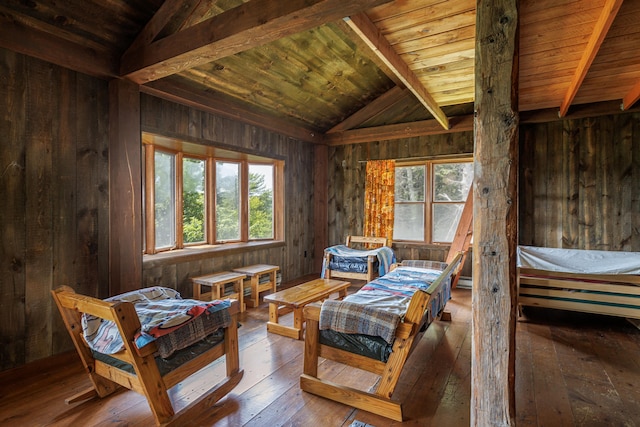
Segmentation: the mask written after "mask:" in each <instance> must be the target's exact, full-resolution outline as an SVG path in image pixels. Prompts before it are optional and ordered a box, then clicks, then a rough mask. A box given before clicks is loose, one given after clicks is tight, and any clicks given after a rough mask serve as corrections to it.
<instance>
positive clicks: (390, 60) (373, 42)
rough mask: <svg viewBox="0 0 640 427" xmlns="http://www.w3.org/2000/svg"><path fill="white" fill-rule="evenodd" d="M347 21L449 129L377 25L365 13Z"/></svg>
mask: <svg viewBox="0 0 640 427" xmlns="http://www.w3.org/2000/svg"><path fill="white" fill-rule="evenodd" d="M345 21H346V22H347V24H349V26H350V27H351V28H352V29H353V31H354V32H355V33H356V34H357V35H358V36H359V37H361V38H362V39H363V40H364V41H365V42H366V43H367V45H368V46H369V47H370V48H371V49H372V50H373V51H374V52H375V53H376V54H377V55H378V56H379V57H380V59H382V60H383V61H384V63H385V64H387V66H388V67H389V68H390V69H391V70H392V71H393V72H394V73H395V74H396V76H398V78H399V79H400V80H401V81H402V83H403V84H404V85H405V86H406V87H407V89H409V90H410V91H411V92H413V94H414V95H415V96H416V98H418V100H419V101H420V102H421V103H422V105H424V106H425V107H426V109H427V110H428V111H429V112H430V113H431V114H432V115H433V117H435V119H436V120H437V121H438V122H439V123H440V124H441V125H442V127H444V128H445V129H449V121H448V119H447V116H446V114H444V112H443V111H442V109H441V108H440V107H439V106H438V104H437V103H436V102H435V100H434V99H433V97H432V96H431V94H430V93H429V91H427V89H426V88H425V87H424V85H423V84H422V82H420V79H419V78H418V76H416V74H415V73H414V72H413V71H411V69H409V65H408V64H407V63H406V62H405V61H404V59H402V57H401V56H400V55H398V54H397V53H396V51H395V50H393V46H391V44H390V43H389V41H388V40H387V39H386V38H385V37H384V36H383V35H382V34H381V33H380V31H379V30H378V28H377V27H376V25H375V24H374V23H373V22H372V21H371V19H369V17H368V16H367V15H366V14H364V13H359V14H357V15H352V16H350V17H349V18H345Z"/></svg>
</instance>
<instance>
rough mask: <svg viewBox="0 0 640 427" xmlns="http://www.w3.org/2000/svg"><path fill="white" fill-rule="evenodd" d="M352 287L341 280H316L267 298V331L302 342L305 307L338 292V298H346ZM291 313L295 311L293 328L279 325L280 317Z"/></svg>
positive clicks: (265, 298)
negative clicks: (303, 310)
mask: <svg viewBox="0 0 640 427" xmlns="http://www.w3.org/2000/svg"><path fill="white" fill-rule="evenodd" d="M350 285H351V283H349V282H343V281H341V280H332V279H315V280H312V281H310V282H306V283H303V284H301V285H298V286H294V287H292V288H289V289H285V290H282V291H279V292H276V293H275V294H270V295H267V296H265V297H264V300H265V301H268V302H269V322H268V323H267V331H269V332H273V333H275V334H280V335H284V336H285V337H290V338H295V339H298V340H301V339H302V336H303V334H302V332H303V329H302V326H303V323H304V316H303V313H302V309H303V308H304V306H305V305H307V304H310V303H312V302H316V301H322V300H325V299H327V298H329V296H330V295H331V294H333V293H336V292H337V293H338V298H344V297H345V296H346V295H347V288H349V286H350ZM291 311H293V326H287V325H281V324H280V323H279V317H280V315H282V314H286V313H290V312H291Z"/></svg>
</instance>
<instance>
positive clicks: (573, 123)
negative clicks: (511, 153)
mask: <svg viewBox="0 0 640 427" xmlns="http://www.w3.org/2000/svg"><path fill="white" fill-rule="evenodd" d="M519 198H520V199H519V208H520V211H519V233H520V234H519V242H520V244H523V245H532V246H546V247H554V248H574V249H598V250H612V251H640V113H627V114H618V115H611V116H603V117H598V118H586V119H578V120H558V121H554V122H550V123H546V124H527V125H522V126H521V127H520V183H519Z"/></svg>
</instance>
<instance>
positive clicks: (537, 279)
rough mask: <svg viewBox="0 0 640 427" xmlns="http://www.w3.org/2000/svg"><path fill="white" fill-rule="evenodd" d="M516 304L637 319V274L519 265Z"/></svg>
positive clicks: (639, 292) (639, 280)
mask: <svg viewBox="0 0 640 427" xmlns="http://www.w3.org/2000/svg"><path fill="white" fill-rule="evenodd" d="M518 305H519V306H520V307H522V306H535V307H546V308H555V309H561V310H571V311H579V312H584V313H595V314H604V315H609V316H618V317H627V318H632V319H640V276H637V275H631V274H583V273H563V272H556V271H547V270H537V269H534V268H520V269H518Z"/></svg>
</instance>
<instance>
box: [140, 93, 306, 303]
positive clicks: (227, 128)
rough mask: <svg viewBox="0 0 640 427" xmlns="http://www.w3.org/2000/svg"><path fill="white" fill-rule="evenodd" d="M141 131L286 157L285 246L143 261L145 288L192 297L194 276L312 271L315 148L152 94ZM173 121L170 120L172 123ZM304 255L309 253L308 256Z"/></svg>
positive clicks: (289, 274)
mask: <svg viewBox="0 0 640 427" xmlns="http://www.w3.org/2000/svg"><path fill="white" fill-rule="evenodd" d="M141 111H142V129H143V131H150V132H154V133H158V134H164V135H168V136H173V137H177V138H180V137H181V136H183V137H188V138H196V139H197V140H202V141H203V142H205V143H207V144H216V143H218V144H224V145H225V146H226V147H237V148H238V149H239V150H250V151H251V152H253V153H256V154H262V155H265V156H277V157H280V158H284V159H285V171H284V174H285V177H284V181H285V197H284V200H285V218H284V223H285V244H284V245H281V246H276V247H271V248H268V249H260V250H251V251H247V252H234V253H231V254H223V255H215V254H214V255H211V256H208V257H206V258H202V257H194V258H192V259H189V260H186V261H178V262H174V261H169V262H167V261H154V260H153V257H146V259H145V261H144V263H143V282H144V283H143V284H144V285H145V286H150V285H156V284H157V285H164V286H170V287H173V288H175V289H178V290H179V291H180V292H181V294H182V295H188V296H190V295H191V293H192V288H191V281H190V280H189V278H190V277H194V276H197V275H201V274H206V273H211V272H216V271H223V270H228V269H232V268H235V267H241V266H243V265H250V264H273V265H278V266H280V271H281V273H282V279H283V280H291V279H295V278H298V277H300V276H303V275H305V274H309V273H312V272H313V243H314V241H313V203H312V202H310V200H311V199H312V197H311V196H312V194H313V146H312V145H311V144H308V143H305V142H300V141H296V140H293V139H290V138H288V137H284V136H281V135H278V134H275V133H273V132H269V131H265V130H263V129H260V128H257V127H255V126H250V125H245V124H242V123H239V122H235V121H232V120H228V119H224V118H220V117H217V116H215V115H212V114H209V113H206V112H202V111H198V110H195V109H193V108H189V107H185V106H182V105H178V104H175V103H172V102H169V101H164V100H161V99H158V98H154V97H151V96H148V95H143V96H142V104H141ZM168 118H170V119H168ZM305 254H306V255H305Z"/></svg>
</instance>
